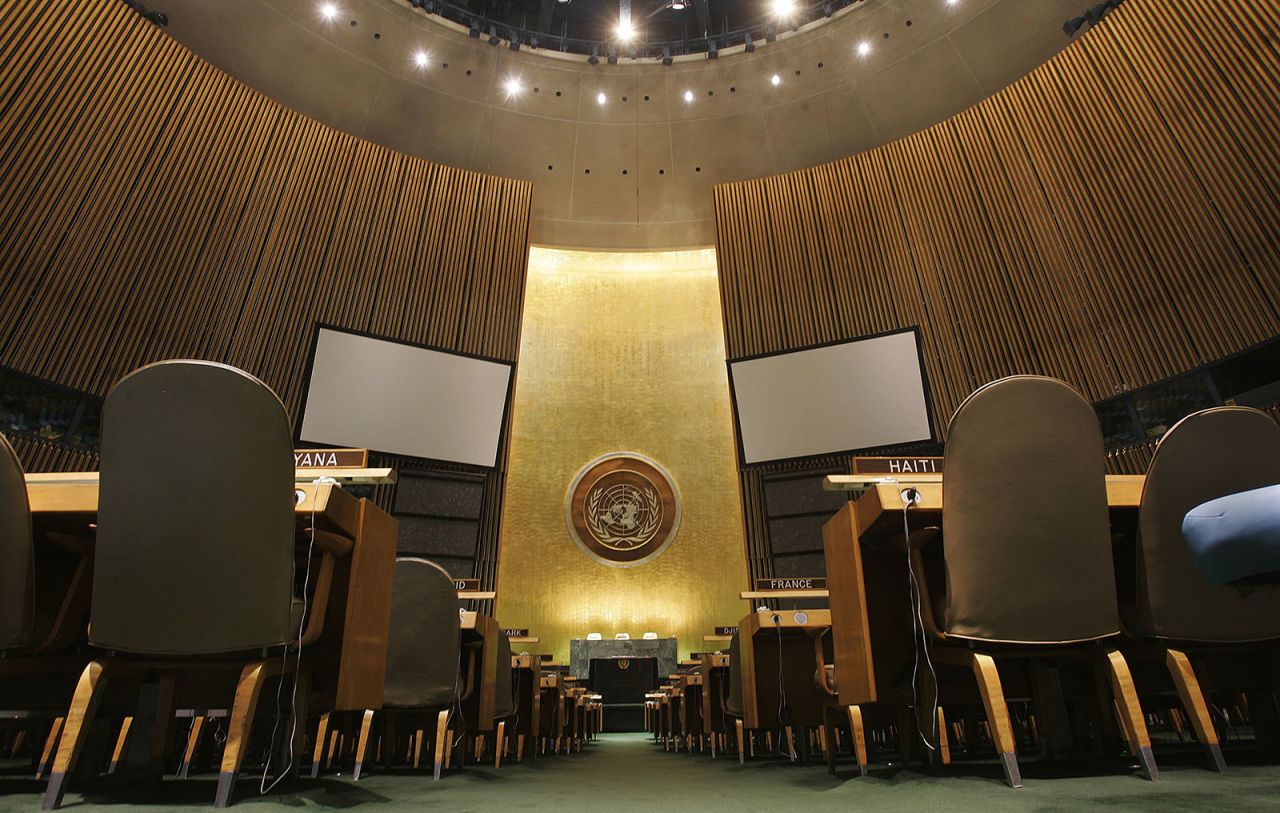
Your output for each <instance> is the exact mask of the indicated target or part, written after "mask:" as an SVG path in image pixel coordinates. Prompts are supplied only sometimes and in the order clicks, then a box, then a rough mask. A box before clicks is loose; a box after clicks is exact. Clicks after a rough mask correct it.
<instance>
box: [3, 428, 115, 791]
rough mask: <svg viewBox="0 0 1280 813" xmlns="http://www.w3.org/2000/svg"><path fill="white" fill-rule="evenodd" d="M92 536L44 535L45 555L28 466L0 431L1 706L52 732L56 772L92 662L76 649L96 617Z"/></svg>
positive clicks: (22, 726) (15, 721) (20, 722)
mask: <svg viewBox="0 0 1280 813" xmlns="http://www.w3.org/2000/svg"><path fill="white" fill-rule="evenodd" d="M88 533H89V532H87V531H86V533H85V535H81V536H73V535H70V534H66V533H61V532H48V533H45V534H42V536H44V537H47V538H46V539H45V540H43V541H44V542H46V543H47V544H45V545H43V546H42V547H41V550H40V552H39V555H37V545H36V542H37V540H36V538H35V536H34V534H33V527H32V520H31V511H30V507H29V504H28V500H27V486H26V479H25V475H24V473H23V469H22V464H21V462H20V461H19V460H18V456H17V454H16V453H15V452H14V450H13V447H12V446H11V445H10V444H9V441H8V439H7V438H5V437H4V435H0V651H3V653H4V657H3V660H0V703H2V704H3V708H4V709H5V710H6V711H12V712H20V714H15V715H14V716H13V717H11V718H9V719H10V720H11V721H12V722H11V723H10V726H11V727H13V728H17V729H19V730H21V731H25V732H27V733H28V734H30V735H35V734H36V733H37V731H36V729H41V731H40V733H42V734H47V735H48V736H47V737H46V745H45V749H44V751H45V753H44V754H43V755H42V757H41V760H40V767H39V770H40V771H41V772H43V771H45V770H47V769H48V763H49V756H50V752H51V748H52V745H53V743H54V742H55V741H56V740H57V737H58V734H59V732H60V731H61V726H62V716H61V715H63V714H64V713H65V712H66V709H67V705H68V703H69V702H70V699H71V695H72V692H73V691H74V690H75V680H76V676H77V675H78V674H79V672H80V669H82V668H83V666H84V663H85V662H86V661H87V660H88V658H87V657H86V656H83V655H78V654H76V652H75V651H74V650H76V649H79V645H80V644H82V643H83V642H84V638H85V632H86V626H87V625H86V622H87V620H88V601H89V579H90V578H91V574H92V564H93V555H92V550H93V547H92V539H91V538H89V536H88ZM37 560H38V561H37ZM33 675H39V679H38V680H33V679H32V676H33ZM6 716H7V715H6ZM46 723H50V724H51V725H46ZM45 728H48V730H47V731H44V729H45Z"/></svg>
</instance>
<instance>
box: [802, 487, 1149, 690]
mask: <svg viewBox="0 0 1280 813" xmlns="http://www.w3.org/2000/svg"><path fill="white" fill-rule="evenodd" d="M942 478H943V475H941V474H934V475H921V474H916V475H904V477H902V478H900V480H899V483H897V484H894V483H880V484H877V485H875V486H873V487H871V488H870V489H868V490H867V491H866V493H865V494H863V495H862V496H860V497H859V498H858V499H857V500H856V501H854V502H850V503H846V504H845V505H844V506H843V507H842V508H841V509H840V510H839V511H837V512H836V514H835V516H833V517H832V518H831V519H830V520H829V521H828V522H827V523H826V525H824V526H823V529H822V536H823V548H824V553H825V556H826V562H827V587H828V589H829V590H830V593H831V596H830V604H831V625H832V636H833V639H834V641H833V643H834V653H835V667H836V681H837V683H838V685H839V687H840V688H839V691H840V703H841V704H842V705H858V704H862V703H874V702H876V700H877V699H878V698H879V696H880V691H879V688H878V687H879V686H885V687H887V686H889V685H891V682H892V681H893V680H894V679H895V678H896V672H897V670H898V669H899V668H900V666H901V665H902V664H903V663H905V662H906V660H907V659H909V658H911V656H912V653H913V648H912V647H913V643H912V641H911V640H910V635H907V636H905V638H904V636H901V635H897V634H895V632H896V631H897V630H900V629H903V628H905V629H908V630H909V629H910V628H911V616H910V613H909V611H908V609H907V607H908V603H907V601H905V600H901V597H902V595H903V591H904V590H905V587H904V585H905V583H906V568H907V563H906V559H905V557H904V556H903V554H902V553H901V552H900V551H897V550H896V549H893V548H892V546H889V545H875V544H869V543H870V540H871V539H872V538H873V537H878V536H887V535H894V534H896V535H899V536H900V535H901V534H902V521H903V517H902V497H901V493H900V492H901V490H902V489H905V488H908V487H910V488H914V489H916V490H917V491H919V492H920V502H919V504H917V505H916V506H915V507H913V508H911V509H909V510H908V512H907V514H908V519H909V522H910V525H911V526H912V527H913V528H918V527H922V526H927V525H938V524H940V522H941V519H942V488H943V481H942ZM865 479H866V478H865V477H862V476H853V477H850V476H848V475H831V476H829V477H827V483H828V484H830V486H833V487H838V486H839V485H840V484H841V483H843V482H848V481H850V480H858V481H862V480H865ZM1145 481H1146V478H1145V477H1143V476H1142V475H1127V474H1126V475H1107V503H1108V505H1109V507H1110V508H1111V510H1112V512H1113V516H1114V515H1115V512H1119V511H1131V510H1136V509H1137V508H1138V506H1139V504H1140V503H1141V501H1142V486H1143V483H1144V482H1145ZM869 605H870V606H871V607H872V608H874V609H873V610H872V611H871V612H869V611H868V606H869ZM810 612H811V613H812V611H810ZM899 639H903V640H899Z"/></svg>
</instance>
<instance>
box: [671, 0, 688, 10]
mask: <svg viewBox="0 0 1280 813" xmlns="http://www.w3.org/2000/svg"><path fill="white" fill-rule="evenodd" d="M688 5H689V4H688V3H686V2H685V0H670V2H669V3H667V8H669V9H671V10H672V11H684V10H685V9H686V8H687V7H688Z"/></svg>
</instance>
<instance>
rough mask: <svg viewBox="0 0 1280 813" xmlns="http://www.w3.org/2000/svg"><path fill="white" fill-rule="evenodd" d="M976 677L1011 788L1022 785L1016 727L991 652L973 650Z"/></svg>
mask: <svg viewBox="0 0 1280 813" xmlns="http://www.w3.org/2000/svg"><path fill="white" fill-rule="evenodd" d="M971 659H972V663H973V676H974V678H975V679H976V680H977V681H978V692H979V693H980V694H981V695H982V705H983V706H985V707H986V711H987V722H988V724H989V725H990V727H991V738H992V740H993V741H994V742H995V744H996V752H997V753H999V754H1000V762H1001V764H1002V765H1003V767H1004V779H1005V782H1007V783H1008V784H1009V787H1011V788H1020V787H1022V773H1021V771H1019V770H1018V755H1017V752H1016V749H1015V748H1014V742H1013V728H1012V726H1010V725H1009V706H1008V704H1007V703H1006V702H1005V699H1004V689H1003V688H1002V687H1001V686H1000V673H999V672H998V671H996V662H995V660H994V659H993V658H992V657H991V656H990V655H981V654H978V653H976V652H975V653H973V654H972V656H971Z"/></svg>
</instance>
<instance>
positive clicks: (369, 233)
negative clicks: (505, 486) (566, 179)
mask: <svg viewBox="0 0 1280 813" xmlns="http://www.w3.org/2000/svg"><path fill="white" fill-rule="evenodd" d="M531 211H532V187H531V185H530V184H529V183H527V182H523V181H514V180H508V179H505V178H495V177H487V176H484V175H481V174H479V173H474V172H468V171H464V170H459V169H453V168H450V167H443V166H438V165H434V164H431V163H428V162H426V161H422V160H420V159H417V158H413V157H410V156H407V155H403V154H401V153H397V152H395V151H392V150H388V149H385V148H382V147H379V146H376V145H373V144H370V143H368V142H365V141H362V140H361V139H358V138H355V137H353V136H350V135H347V134H345V133H342V132H340V131H338V130H334V129H332V128H330V127H327V126H324V125H322V124H320V123H318V122H316V121H313V120H311V119H309V118H307V117H305V116H303V115H301V114H298V113H296V112H294V111H292V110H289V109H287V108H285V107H282V106H281V105H279V104H277V103H275V102H273V101H271V100H270V99H268V98H266V97H265V96H263V95H262V94H260V93H258V92H256V91H254V90H252V89H251V88H248V87H246V86H245V85H243V84H241V83H240V82H238V81H236V80H235V79H233V78H231V77H230V76H228V75H226V74H224V73H222V72H221V71H219V70H218V69H216V68H214V67H213V66H211V65H209V64H207V63H205V62H203V61H201V60H200V59H198V58H197V57H195V56H194V55H193V54H191V53H190V52H188V51H187V50H186V49H185V48H183V47H182V46H181V45H179V44H178V43H177V42H175V41H174V40H172V39H171V38H170V37H168V36H167V35H166V34H165V33H164V32H163V31H161V30H159V29H157V28H155V27H154V26H152V25H151V24H149V23H147V22H145V21H144V20H142V19H141V18H140V17H139V16H138V15H136V14H135V13H134V12H132V11H131V10H130V9H129V7H128V6H127V5H126V4H124V3H121V2H119V1H118V0H0V313H3V314H5V317H4V319H3V320H0V365H4V366H8V367H12V368H14V369H17V370H20V371H22V372H25V373H28V374H31V375H35V376H38V377H40V378H43V379H47V380H50V381H54V382H57V383H59V384H63V385H66V386H70V387H73V388H75V389H79V390H83V391H87V392H90V393H94V394H97V395H104V394H105V393H106V391H107V389H108V388H109V387H110V386H111V384H112V383H114V382H115V381H117V380H119V379H120V378H121V377H122V376H124V375H125V374H126V373H128V372H129V371H130V370H133V369H135V368H137V367H139V366H141V365H143V364H147V363H149V362H152V361H156V360H159V359H164V358H182V357H188V358H192V357H193V358H206V359H213V360H217V361H223V362H227V363H230V364H234V365H236V366H238V367H241V368H243V369H245V370H248V371H250V372H252V373H253V374H254V375H257V376H258V377H259V378H261V379H262V380H263V381H265V382H266V383H267V384H268V385H269V386H270V387H271V388H272V389H274V390H275V391H276V392H277V393H278V394H279V395H280V397H281V399H282V400H283V401H284V403H285V406H286V407H287V408H288V410H289V413H290V416H291V418H292V419H294V420H295V421H296V420H297V418H298V413H299V410H300V408H301V399H302V390H303V387H304V380H303V377H304V373H305V363H306V355H307V351H308V350H309V348H310V342H311V336H312V330H313V328H314V325H315V324H316V323H317V322H323V323H329V324H334V325H337V326H340V327H345V328H352V329H356V330H363V331H368V332H371V333H374V334H378V335H384V336H388V337H390V338H394V339H401V340H406V341H412V342H420V343H426V344H431V345H434V346H437V347H442V348H445V349H449V350H456V351H462V352H467V353H473V354H479V355H484V356H490V357H494V358H498V359H502V360H505V361H515V359H516V354H517V350H518V347H519V331H520V313H521V308H522V305H523V295H524V278H525V271H526V266H527V259H528V258H527V255H528V235H529V219H530V214H531ZM17 443H18V445H19V452H20V454H21V455H22V457H23V460H24V463H25V464H26V465H27V467H28V468H30V469H34V470H39V469H51V468H52V469H57V468H86V467H92V466H93V465H94V462H95V461H93V460H92V459H91V458H90V457H88V456H85V455H76V454H71V453H62V452H59V451H57V450H56V449H54V448H53V447H47V446H46V445H45V444H39V443H35V442H31V441H28V440H17ZM502 482H503V474H502V472H501V471H500V470H499V471H497V472H495V473H493V474H492V475H491V476H490V477H489V481H488V485H489V488H488V489H487V496H486V501H487V504H486V511H487V512H488V514H489V515H490V519H489V522H488V524H487V525H486V526H485V531H484V533H486V534H487V536H486V538H485V539H484V540H483V545H482V547H483V552H482V556H481V562H480V564H479V565H478V569H479V570H480V571H482V572H483V575H484V576H485V578H486V579H489V580H491V579H492V578H493V571H494V568H493V561H494V560H496V555H497V551H496V544H497V525H498V523H497V521H496V519H494V517H496V515H497V513H496V512H497V511H498V510H499V508H500V506H501V497H502V495H501V491H502ZM384 496H385V495H384ZM478 575H481V574H479V573H478ZM489 583H491V581H490V582H489Z"/></svg>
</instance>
